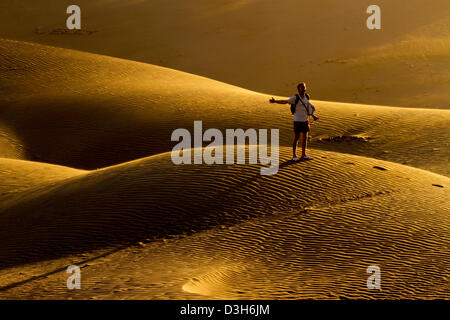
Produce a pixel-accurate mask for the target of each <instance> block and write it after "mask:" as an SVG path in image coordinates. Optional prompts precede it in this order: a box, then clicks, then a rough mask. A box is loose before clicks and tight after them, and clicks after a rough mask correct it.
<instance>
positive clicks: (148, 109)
mask: <svg viewBox="0 0 450 320" xmlns="http://www.w3.org/2000/svg"><path fill="white" fill-rule="evenodd" d="M0 63H1V65H2V66H3V71H2V73H3V77H2V80H1V86H0V96H1V98H0V102H1V104H2V106H3V107H2V110H1V121H2V123H3V124H4V125H3V126H0V130H2V131H1V136H4V137H8V138H7V139H4V140H1V141H2V148H1V149H0V153H1V154H0V155H1V156H3V157H13V158H19V159H25V160H33V161H40V162H48V163H53V164H59V165H65V166H70V167H75V168H80V169H96V168H101V167H105V166H108V165H113V164H118V163H121V162H124V161H129V160H133V159H137V158H142V157H145V156H148V155H151V154H157V153H160V152H166V151H169V150H171V148H172V146H173V145H174V144H172V143H171V142H170V136H171V133H172V131H173V130H175V129H176V128H188V129H192V127H193V121H194V120H203V126H204V128H205V129H206V128H219V129H221V130H224V129H225V128H244V129H246V128H280V129H281V131H280V143H281V144H282V145H284V146H289V145H290V144H291V135H292V129H291V121H292V120H291V114H290V112H289V109H288V107H286V106H280V105H271V104H269V103H268V99H269V98H270V96H269V95H266V94H260V93H256V92H252V91H249V90H245V89H242V88H239V87H235V86H231V85H227V84H224V83H221V82H218V81H214V80H210V79H207V78H203V77H199V76H196V75H192V74H188V73H183V72H179V71H175V70H171V69H166V68H162V67H158V66H153V65H148V64H143V63H137V62H132V61H127V60H121V59H116V58H110V57H105V56H100V55H95V54H88V53H82V52H79V51H72V50H67V49H58V48H54V47H47V46H42V45H37V44H30V43H24V42H16V41H10V40H1V41H0ZM313 102H314V103H315V105H316V107H317V114H318V116H319V117H320V118H321V120H320V121H318V122H316V123H314V124H313V125H312V135H311V136H312V140H311V146H312V147H314V148H318V149H324V150H332V151H339V152H345V153H352V154H356V155H363V156H366V157H372V158H378V159H383V160H388V161H392V162H397V163H402V164H407V165H410V166H415V167H418V168H423V169H426V170H430V171H433V172H436V173H440V174H444V175H448V174H449V171H448V170H449V168H448V157H449V148H448V147H446V141H448V130H449V128H448V123H449V120H450V112H449V111H447V110H425V109H408V108H396V107H382V106H368V105H359V104H342V103H334V102H325V101H317V100H314V101H313ZM3 128H5V131H3V130H4V129H3Z"/></svg>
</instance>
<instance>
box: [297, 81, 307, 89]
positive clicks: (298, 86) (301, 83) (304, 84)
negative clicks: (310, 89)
mask: <svg viewBox="0 0 450 320" xmlns="http://www.w3.org/2000/svg"><path fill="white" fill-rule="evenodd" d="M301 85H303V86H304V87H305V88H306V83H304V82H300V83H299V84H298V85H297V90H298V88H300V86H301Z"/></svg>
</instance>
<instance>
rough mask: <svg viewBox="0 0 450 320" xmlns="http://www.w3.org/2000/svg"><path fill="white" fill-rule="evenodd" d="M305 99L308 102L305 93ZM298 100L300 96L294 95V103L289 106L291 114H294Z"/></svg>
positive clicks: (307, 95)
mask: <svg viewBox="0 0 450 320" xmlns="http://www.w3.org/2000/svg"><path fill="white" fill-rule="evenodd" d="M305 97H306V99H308V100H309V94H307V93H305ZM299 100H300V96H299V95H298V94H296V95H295V103H293V104H291V113H292V114H294V113H295V108H296V107H297V103H298V101H299Z"/></svg>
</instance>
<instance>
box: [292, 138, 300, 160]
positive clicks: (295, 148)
mask: <svg viewBox="0 0 450 320" xmlns="http://www.w3.org/2000/svg"><path fill="white" fill-rule="evenodd" d="M299 138H300V132H294V142H293V143H292V156H293V157H294V158H297V142H298V139H299Z"/></svg>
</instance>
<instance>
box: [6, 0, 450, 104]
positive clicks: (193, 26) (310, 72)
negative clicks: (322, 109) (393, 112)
mask: <svg viewBox="0 0 450 320" xmlns="http://www.w3.org/2000/svg"><path fill="white" fill-rule="evenodd" d="M71 4H73V3H72V2H70V1H66V0H64V1H61V0H46V1H45V2H38V1H35V0H22V1H2V3H0V21H1V23H0V24H1V28H0V37H4V38H9V39H16V40H23V41H30V42H37V43H43V44H48V45H54V46H57V47H65V48H72V49H79V50H82V51H87V52H95V53H99V54H105V55H109V56H115V57H120V58H125V59H131V60H136V61H142V62H147V63H151V64H155V65H162V66H166V67H170V68H174V69H177V70H182V71H186V72H190V73H194V74H198V75H202V76H206V77H209V78H212V79H216V80H220V81H224V82H226V83H231V84H233V85H237V86H240V87H244V88H248V89H252V90H255V91H258V92H267V93H271V94H277V95H283V96H284V95H289V94H291V92H292V90H293V89H294V88H295V85H296V84H297V83H298V82H299V81H302V80H303V81H306V82H307V83H308V84H309V87H310V89H311V94H312V96H313V97H314V98H316V99H319V100H325V101H340V102H356V103H365V104H375V105H389V106H404V107H420V108H441V109H442V108H445V109H449V108H450V99H449V97H448V95H447V92H448V88H449V86H450V60H449V56H450V37H449V34H450V24H449V23H448V21H449V18H450V2H449V1H448V0H433V1H428V2H426V3H424V2H423V1H422V0H410V1H408V2H407V3H405V1H403V0H378V1H376V4H377V5H379V6H380V8H381V23H382V28H381V30H376V31H373V30H368V29H367V27H366V19H367V18H368V16H369V15H368V14H367V13H366V9H367V7H368V6H369V5H372V4H375V3H374V2H373V1H370V0H362V1H354V0H343V1H339V2H337V1H335V0H320V1H307V0H284V1H272V0H214V1H210V0H196V1H183V2H180V1H179V0H164V1H162V0H158V1H155V0H152V1H148V0H147V1H123V0H96V1H90V0H80V1H77V4H78V5H79V6H80V7H81V15H82V25H81V26H82V30H81V33H78V34H70V32H67V31H64V30H62V32H61V29H64V28H66V24H65V22H66V19H67V17H68V15H67V14H66V8H67V7H68V6H69V5H71ZM91 32H93V33H91Z"/></svg>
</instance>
